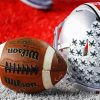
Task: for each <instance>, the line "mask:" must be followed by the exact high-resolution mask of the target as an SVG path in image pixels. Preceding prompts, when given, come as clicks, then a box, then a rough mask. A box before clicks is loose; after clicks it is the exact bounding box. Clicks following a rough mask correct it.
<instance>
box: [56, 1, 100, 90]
mask: <svg viewBox="0 0 100 100" xmlns="http://www.w3.org/2000/svg"><path fill="white" fill-rule="evenodd" d="M99 9H100V2H94V3H85V4H82V5H80V6H79V7H77V8H76V9H75V10H74V11H72V13H71V14H70V15H69V16H68V17H67V18H66V19H65V20H64V21H63V22H62V23H60V24H59V25H58V26H57V27H56V28H55V32H54V35H55V38H54V48H55V49H56V50H58V51H59V52H60V53H61V55H62V56H63V58H64V59H65V60H66V61H67V62H68V74H69V76H70V78H71V81H72V82H73V83H74V86H75V87H78V88H79V87H80V88H81V89H86V90H90V91H100V11H99ZM60 30H61V31H60Z"/></svg>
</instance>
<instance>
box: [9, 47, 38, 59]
mask: <svg viewBox="0 0 100 100" xmlns="http://www.w3.org/2000/svg"><path fill="white" fill-rule="evenodd" d="M8 53H10V54H20V56H21V57H28V58H32V59H36V60H38V58H39V53H38V52H36V51H30V50H26V49H20V48H10V49H8Z"/></svg>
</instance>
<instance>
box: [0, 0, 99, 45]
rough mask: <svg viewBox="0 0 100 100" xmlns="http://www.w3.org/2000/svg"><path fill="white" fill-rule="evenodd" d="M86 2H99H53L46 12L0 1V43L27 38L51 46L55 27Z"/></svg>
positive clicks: (60, 0) (4, 0) (16, 2)
mask: <svg viewBox="0 0 100 100" xmlns="http://www.w3.org/2000/svg"><path fill="white" fill-rule="evenodd" d="M88 1H99V0H70V1H67V0H54V4H53V7H52V9H51V10H48V11H43V10H38V9H35V8H32V7H29V6H27V5H26V4H24V3H22V2H21V1H19V0H0V42H4V41H7V40H10V39H14V38H16V37H26V36H28V37H33V38H39V39H41V40H44V41H46V42H48V43H49V44H51V45H52V44H53V37H54V33H53V32H54V29H55V27H56V26H57V25H58V24H59V23H61V22H62V21H63V20H64V19H65V18H66V17H67V16H68V15H69V14H70V13H71V11H72V10H73V9H74V8H75V7H77V6H78V5H80V4H82V3H84V2H88Z"/></svg>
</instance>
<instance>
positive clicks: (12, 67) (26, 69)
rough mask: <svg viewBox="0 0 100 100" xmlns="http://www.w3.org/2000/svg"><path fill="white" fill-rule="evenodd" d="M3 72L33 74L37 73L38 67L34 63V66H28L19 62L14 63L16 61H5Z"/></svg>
mask: <svg viewBox="0 0 100 100" xmlns="http://www.w3.org/2000/svg"><path fill="white" fill-rule="evenodd" d="M5 72H8V73H16V72H17V74H19V73H21V74H26V75H29V74H30V75H32V74H33V73H34V74H35V75H37V74H38V72H39V68H38V67H37V66H36V65H35V66H32V65H31V66H29V65H26V66H25V65H24V64H22V65H20V64H16V63H13V64H12V63H8V62H6V65H5Z"/></svg>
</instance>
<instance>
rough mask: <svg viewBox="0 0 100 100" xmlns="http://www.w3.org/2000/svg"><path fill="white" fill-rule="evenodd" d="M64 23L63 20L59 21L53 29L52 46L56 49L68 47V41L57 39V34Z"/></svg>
mask: <svg viewBox="0 0 100 100" xmlns="http://www.w3.org/2000/svg"><path fill="white" fill-rule="evenodd" d="M63 24H64V21H63V22H62V23H60V24H59V25H58V26H57V27H56V28H55V31H54V48H55V49H56V50H62V49H66V48H69V47H70V44H69V43H60V41H58V35H59V30H60V29H61V28H62V26H63Z"/></svg>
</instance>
